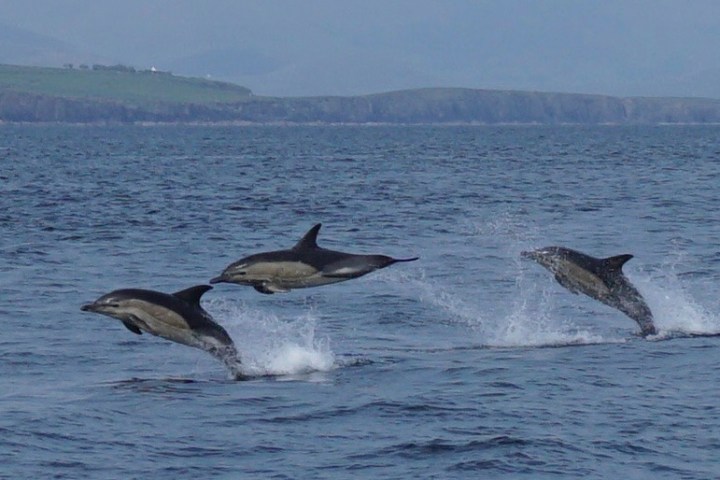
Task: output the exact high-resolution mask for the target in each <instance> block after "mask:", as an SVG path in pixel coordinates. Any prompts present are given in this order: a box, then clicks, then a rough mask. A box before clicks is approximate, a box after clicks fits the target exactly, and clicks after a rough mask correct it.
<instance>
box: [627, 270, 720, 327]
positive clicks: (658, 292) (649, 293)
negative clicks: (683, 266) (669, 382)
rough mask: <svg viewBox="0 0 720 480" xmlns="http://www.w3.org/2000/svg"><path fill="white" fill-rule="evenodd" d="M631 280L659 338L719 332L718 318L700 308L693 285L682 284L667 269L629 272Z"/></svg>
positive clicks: (673, 272)
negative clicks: (652, 320)
mask: <svg viewBox="0 0 720 480" xmlns="http://www.w3.org/2000/svg"><path fill="white" fill-rule="evenodd" d="M629 276H632V281H633V283H634V284H635V285H636V287H637V288H638V290H639V291H640V293H642V295H643V297H645V300H646V301H647V303H648V306H649V307H650V310H652V312H653V317H654V319H655V325H656V326H657V328H658V330H659V335H658V336H660V337H662V336H663V335H670V334H673V333H678V332H679V333H686V334H690V335H714V334H718V333H720V316H718V314H717V313H713V312H712V311H711V310H710V309H709V308H708V307H706V306H704V305H702V304H701V303H700V301H699V300H698V299H696V298H695V297H694V295H693V293H692V290H693V286H692V285H691V284H690V283H689V282H683V281H681V280H680V278H679V277H678V276H677V274H676V273H675V269H674V268H671V266H667V265H665V266H663V267H661V268H659V269H658V270H657V271H655V272H652V273H651V274H647V273H635V272H632V273H631V275H629Z"/></svg>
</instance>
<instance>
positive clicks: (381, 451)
mask: <svg viewBox="0 0 720 480" xmlns="http://www.w3.org/2000/svg"><path fill="white" fill-rule="evenodd" d="M719 139H720V127H699V126H698V127H696V126H688V127H677V126H675V127H643V128H634V127H596V128H580V127H569V126H568V127H552V128H550V127H473V128H467V127H446V128H436V127H395V128H392V127H371V128H360V127H245V128H240V127H232V128H231V127H228V128H220V127H217V128H209V127H194V128H189V127H187V128H186V127H149V128H141V127H48V126H44V127H25V126H7V125H6V126H2V127H1V128H0V162H1V169H0V322H1V325H2V335H0V378H1V380H0V382H1V385H2V387H1V390H0V477H2V478H13V479H15V478H71V479H80V478H117V479H131V478H153V479H177V478H208V479H210V478H212V479H215V478H227V479H235V478H333V479H335V478H443V479H446V478H448V479H449V478H533V479H537V478H563V477H564V478H579V477H584V478H627V479H645V478H648V479H658V478H668V479H677V478H684V479H709V478H717V477H718V476H720V408H719V407H718V405H719V403H718V398H720V378H719V375H720V355H719V352H718V349H719V347H720V338H716V337H709V336H708V337H705V336H693V335H695V334H700V335H704V334H714V333H718V332H720V299H719V297H718V285H719V284H720V242H719V241H718V239H720V213H718V212H719V211H720V210H719V207H720V146H719V145H720V142H719V141H718V140H719ZM317 222H322V223H323V229H322V230H321V232H320V237H319V241H320V243H321V245H322V246H325V247H328V248H333V249H337V250H344V251H352V252H360V253H382V254H386V255H392V256H397V257H406V256H415V255H419V256H420V257H421V260H420V261H418V262H414V263H411V264H398V265H395V266H392V267H389V268H388V269H385V270H382V271H379V272H375V273H373V274H370V275H368V276H366V277H363V278H361V279H358V280H353V281H350V282H345V283H340V284H337V285H332V286H327V287H322V288H315V289H306V290H296V291H293V292H290V293H287V294H278V295H270V296H267V295H261V294H258V293H256V292H255V291H254V290H252V289H251V288H247V287H245V288H243V287H238V286H233V285H219V286H217V287H216V288H215V289H214V290H212V291H211V292H209V293H208V294H206V296H205V297H204V298H203V305H204V306H205V308H206V309H207V310H208V311H209V312H211V313H212V314H213V316H214V317H215V319H216V320H217V321H218V322H219V323H221V324H222V325H224V326H225V327H226V328H227V330H228V331H229V332H230V334H231V335H232V336H233V338H234V339H235V342H236V343H237V345H238V348H239V350H240V351H241V352H242V356H243V360H244V363H245V366H246V369H247V371H248V372H250V373H253V374H255V375H258V376H257V377H256V378H255V379H253V380H251V381H247V382H235V381H232V380H230V379H229V377H228V373H227V372H226V371H225V369H224V367H223V365H222V364H220V363H219V362H217V361H215V360H214V359H213V358H212V357H210V356H209V355H207V354H206V353H205V352H202V351H200V350H195V349H191V348H188V347H185V346H182V345H177V344H173V343H170V342H168V341H165V340H163V339H160V338H157V337H151V336H149V335H143V336H136V335H133V334H132V333H130V332H128V331H127V330H126V329H125V328H124V327H123V326H122V325H121V324H120V323H119V322H117V321H115V320H112V319H110V318H107V317H101V316H98V315H93V314H88V313H83V312H81V311H80V306H81V305H82V304H83V303H85V302H87V301H90V300H94V299H95V298H97V297H98V296H100V295H101V294H103V293H106V292H108V291H110V290H113V289H117V288H122V287H142V288H151V289H156V290H161V291H167V292H172V291H177V290H180V289H182V288H185V287H188V286H191V285H194V284H197V283H204V282H207V281H208V280H209V279H210V278H211V277H213V276H216V275H217V274H219V272H220V271H221V270H222V269H223V268H224V267H225V266H226V265H227V264H229V263H230V262H232V261H234V260H237V259H238V258H240V257H242V256H245V255H247V254H250V253H255V252H259V251H263V250H271V249H279V248H287V247H289V246H291V245H293V244H294V243H295V242H296V241H297V240H298V239H299V238H300V237H301V236H302V235H303V234H304V233H305V231H306V230H307V229H309V228H310V227H311V226H312V225H313V224H315V223H317ZM553 244H559V245H564V246H568V247H572V248H575V249H579V250H582V251H584V252H587V253H589V254H592V255H595V256H610V255H616V254H621V253H632V254H634V255H635V258H634V259H633V260H632V261H630V262H629V263H628V264H627V265H626V267H625V270H626V274H627V276H628V277H629V278H630V279H631V280H632V281H633V283H634V284H635V285H636V286H637V287H638V289H639V290H640V291H641V292H642V294H643V295H644V296H645V298H646V299H647V301H648V304H649V305H650V307H651V308H652V309H653V311H654V313H655V317H656V322H657V325H658V327H659V329H660V334H659V335H657V336H656V337H651V338H649V339H642V338H639V337H637V336H636V332H637V326H636V325H635V323H634V322H633V321H632V320H630V319H629V318H627V317H625V316H624V315H623V314H622V313H620V312H618V311H616V310H614V309H612V308H609V307H607V306H605V305H602V304H600V303H598V302H596V301H593V300H591V299H589V298H587V297H585V296H577V295H572V294H571V293H569V292H568V291H567V290H565V289H564V288H562V287H561V286H559V285H558V284H557V283H556V282H555V281H554V280H553V279H552V276H551V275H550V274H549V272H547V271H546V270H544V269H542V268H541V267H539V266H538V265H536V264H534V263H532V262H528V261H526V260H521V259H520V257H519V253H520V252H521V251H522V250H525V249H528V248H533V247H541V246H546V245H553Z"/></svg>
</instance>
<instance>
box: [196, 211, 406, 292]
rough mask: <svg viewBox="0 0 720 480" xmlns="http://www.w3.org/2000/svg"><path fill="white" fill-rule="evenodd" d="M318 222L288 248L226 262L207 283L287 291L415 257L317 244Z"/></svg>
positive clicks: (341, 280)
mask: <svg viewBox="0 0 720 480" xmlns="http://www.w3.org/2000/svg"><path fill="white" fill-rule="evenodd" d="M321 226H322V224H320V223H318V224H317V225H315V226H314V227H312V228H311V229H310V230H309V231H308V232H307V233H306V234H305V236H304V237H303V238H302V239H301V240H300V241H299V242H298V243H297V244H296V245H295V246H294V247H292V248H291V249H289V250H276V251H272V252H263V253H258V254H255V255H250V256H249V257H245V258H243V259H240V260H238V261H237V262H234V263H232V264H230V265H229V266H228V267H227V268H226V269H225V270H224V271H223V272H222V274H221V275H220V276H218V277H215V278H213V279H212V280H210V283H223V282H224V283H237V284H239V285H249V286H252V287H253V288H255V290H257V291H258V292H260V293H266V294H272V293H279V292H288V291H290V290H292V289H293V288H308V287H317V286H320V285H327V284H330V283H337V282H343V281H345V280H350V279H352V278H358V277H362V276H363V275H366V274H368V273H370V272H372V271H375V270H378V269H381V268H385V267H387V266H390V265H392V264H393V263H398V262H412V261H414V260H417V259H418V258H419V257H413V258H392V257H388V256H385V255H358V254H353V253H344V252H336V251H334V250H328V249H326V248H322V247H319V246H318V244H317V235H318V232H319V231H320V227H321Z"/></svg>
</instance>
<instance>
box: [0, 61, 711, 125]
mask: <svg viewBox="0 0 720 480" xmlns="http://www.w3.org/2000/svg"><path fill="white" fill-rule="evenodd" d="M2 123H68V124H204V125H207V124H232V125H236V124H237V125H254V124H277V125H295V124H305V125H343V124H353V125H395V124H397V125H409V124H432V125H525V124H527V125H561V124H575V125H605V124H607V125H660V124H718V123H720V99H709V98H693V97H686V98H681V97H613V96H607V95H592V94H574V93H550V92H531V91H516V90H486V89H470V88H422V89H414V90H401V91H395V92H386V93H377V94H371V95H357V96H317V97H266V96H257V95H254V94H253V93H252V92H251V91H250V90H249V89H248V88H245V87H242V86H239V85H235V84H232V83H228V82H221V81H215V80H209V79H203V78H193V77H183V76H178V75H173V74H172V73H170V72H161V71H157V70H155V69H150V70H135V69H134V68H132V67H127V66H123V65H115V66H103V65H93V66H92V67H89V66H85V65H81V66H79V67H75V66H72V65H66V67H65V68H50V67H25V66H15V65H0V124H2Z"/></svg>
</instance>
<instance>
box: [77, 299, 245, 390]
mask: <svg viewBox="0 0 720 480" xmlns="http://www.w3.org/2000/svg"><path fill="white" fill-rule="evenodd" d="M212 288H213V287H211V286H210V285H196V286H194V287H190V288H187V289H185V290H181V291H179V292H175V293H172V294H168V293H162V292H156V291H154V290H142V289H138V288H127V289H121V290H114V291H112V292H110V293H108V294H105V295H103V296H102V297H100V298H98V299H97V300H95V301H94V302H92V303H88V304H86V305H83V306H82V307H81V308H80V309H81V310H82V311H83V312H95V313H99V314H101V315H107V316H109V317H113V318H117V319H118V320H120V321H121V322H122V324H123V325H125V328H127V329H128V330H130V331H131V332H133V333H135V334H137V335H141V334H142V332H147V333H149V334H151V335H155V336H158V337H162V338H164V339H166V340H170V341H172V342H176V343H181V344H183V345H187V346H189V347H195V348H199V349H201V350H205V351H206V352H208V353H209V354H210V355H212V356H213V357H215V358H217V359H218V360H220V361H221V362H223V363H224V364H225V366H227V367H228V369H229V370H230V372H231V373H232V374H233V376H234V377H235V378H237V379H241V378H242V377H243V375H242V373H241V372H240V359H239V358H238V354H237V350H236V349H235V344H234V343H233V341H232V338H230V335H228V333H227V332H226V331H225V329H224V328H223V327H221V326H220V325H218V324H217V323H215V321H214V320H213V319H212V317H211V316H210V314H209V313H207V312H206V311H205V310H203V308H202V307H201V306H200V297H202V296H203V294H204V293H205V292H207V291H208V290H210V289H212Z"/></svg>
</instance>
